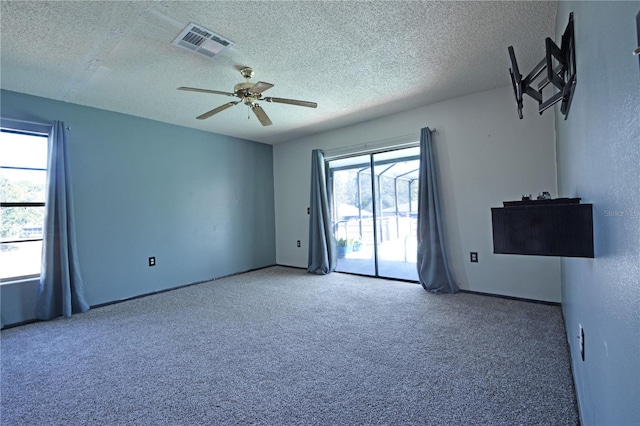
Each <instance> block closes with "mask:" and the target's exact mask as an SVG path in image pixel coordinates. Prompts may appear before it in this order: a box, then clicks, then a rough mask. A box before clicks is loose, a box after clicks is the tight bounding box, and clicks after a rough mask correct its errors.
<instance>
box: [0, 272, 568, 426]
mask: <svg viewBox="0 0 640 426" xmlns="http://www.w3.org/2000/svg"><path fill="white" fill-rule="evenodd" d="M0 354H1V368H2V370H1V388H0V390H1V399H2V407H1V410H2V411H1V418H0V421H1V423H2V424H3V425H76V424H77V425H86V424H109V425H120V424H122V425H124V424H127V425H134V424H140V425H151V424H152V425H191V424H194V425H195V424H206V425H214V424H267V425H289V424H322V425H341V424H348V425H358V424H427V425H476V424H477V425H516V424H526V425H535V424H539V425H543V424H544V425H575V424H578V423H579V420H578V413H577V407H576V399H575V392H574V388H573V382H572V377H571V372H570V364H569V354H568V346H567V342H566V335H565V331H564V327H563V320H562V315H561V310H560V308H559V307H558V306H550V305H544V304H536V303H528V302H523V301H516V300H507V299H501V298H495V297H487V296H480V295H474V294H465V293H459V294H456V295H434V294H431V293H428V292H426V291H424V290H423V289H422V288H421V287H420V286H419V285H417V284H411V283H405V282H396V281H388V280H379V279H372V278H366V277H361V276H354V275H347V274H339V273H334V274H330V275H326V276H316V275H312V274H307V273H306V272H305V271H302V270H298V269H293V268H286V267H279V266H276V267H271V268H267V269H262V270H259V271H253V272H249V273H245V274H240V275H236V276H232V277H228V278H223V279H219V280H215V281H211V282H207V283H203V284H198V285H193V286H189V287H184V288H181V289H177V290H172V291H169V292H165V293H159V294H155V295H151V296H148V297H143V298H139V299H134V300H129V301H126V302H122V303H117V304H113V305H109V306H105V307H101V308H96V309H92V310H90V311H88V312H86V313H84V314H80V315H74V316H73V317H72V318H70V319H58V320H53V321H49V322H40V323H34V324H29V325H25V326H21V327H16V328H11V329H8V330H3V331H2V334H1V346H0Z"/></svg>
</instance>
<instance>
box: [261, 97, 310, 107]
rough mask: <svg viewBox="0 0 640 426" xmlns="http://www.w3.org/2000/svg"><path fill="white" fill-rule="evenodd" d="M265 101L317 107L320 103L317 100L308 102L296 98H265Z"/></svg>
mask: <svg viewBox="0 0 640 426" xmlns="http://www.w3.org/2000/svg"><path fill="white" fill-rule="evenodd" d="M262 100H263V101H267V102H275V103H278V104H289V105H297V106H303V107H308V108H317V107H318V104H317V103H315V102H307V101H298V100H295V99H284V98H263V99H262Z"/></svg>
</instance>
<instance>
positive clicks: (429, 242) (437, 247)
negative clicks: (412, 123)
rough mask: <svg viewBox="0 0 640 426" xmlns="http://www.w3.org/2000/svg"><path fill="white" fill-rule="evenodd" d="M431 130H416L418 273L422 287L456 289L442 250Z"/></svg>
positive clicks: (441, 230)
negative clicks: (417, 139) (418, 170)
mask: <svg viewBox="0 0 640 426" xmlns="http://www.w3.org/2000/svg"><path fill="white" fill-rule="evenodd" d="M435 163H436V162H435V158H434V154H433V146H432V142H431V130H429V128H428V127H425V128H423V129H422V130H421V132H420V181H419V184H418V265H417V266H418V276H419V278H420V283H421V284H422V287H424V289H425V290H428V291H431V292H433V293H456V292H457V291H458V286H457V285H456V283H455V282H454V281H453V279H452V278H451V272H450V271H449V265H448V263H447V254H446V250H445V242H444V233H443V226H442V218H441V215H440V198H439V196H438V185H437V179H436V168H435Z"/></svg>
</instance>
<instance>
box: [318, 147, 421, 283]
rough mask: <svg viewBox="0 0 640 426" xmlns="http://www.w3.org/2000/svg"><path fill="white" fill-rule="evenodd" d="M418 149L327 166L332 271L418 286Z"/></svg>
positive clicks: (337, 161) (356, 158)
mask: <svg viewBox="0 0 640 426" xmlns="http://www.w3.org/2000/svg"><path fill="white" fill-rule="evenodd" d="M419 154H420V151H419V147H415V148H404V149H399V150H393V151H386V152H380V153H374V154H366V155H358V156H353V157H348V158H341V159H337V160H332V161H329V162H328V169H329V173H328V179H329V182H328V183H329V190H330V197H331V203H332V209H331V215H332V225H333V233H334V236H335V239H336V241H337V246H338V265H337V268H336V270H337V271H341V272H351V273H357V274H364V275H372V276H380V277H388V278H400V279H406V280H412V281H418V275H417V271H416V252H417V232H416V231H417V217H418V169H419V164H420V160H419Z"/></svg>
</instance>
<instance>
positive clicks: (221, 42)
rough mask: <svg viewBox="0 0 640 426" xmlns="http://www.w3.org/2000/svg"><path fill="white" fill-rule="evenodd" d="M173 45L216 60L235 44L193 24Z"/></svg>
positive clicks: (187, 27)
mask: <svg viewBox="0 0 640 426" xmlns="http://www.w3.org/2000/svg"><path fill="white" fill-rule="evenodd" d="M171 44H173V45H175V46H178V47H182V48H183V49H187V50H190V51H192V52H196V53H199V54H201V55H204V56H206V57H207V58H215V57H216V56H218V55H220V54H221V53H223V52H224V51H225V50H227V49H228V48H230V47H231V46H233V44H234V43H233V42H232V41H231V40H227V39H226V38H224V37H222V36H221V35H220V34H216V33H214V32H213V31H211V30H208V29H206V28H204V27H201V26H200V25H197V24H194V23H193V22H192V23H190V24H189V25H187V26H186V27H185V29H184V30H182V32H181V33H180V35H178V37H176V39H175V40H173V43H171Z"/></svg>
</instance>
